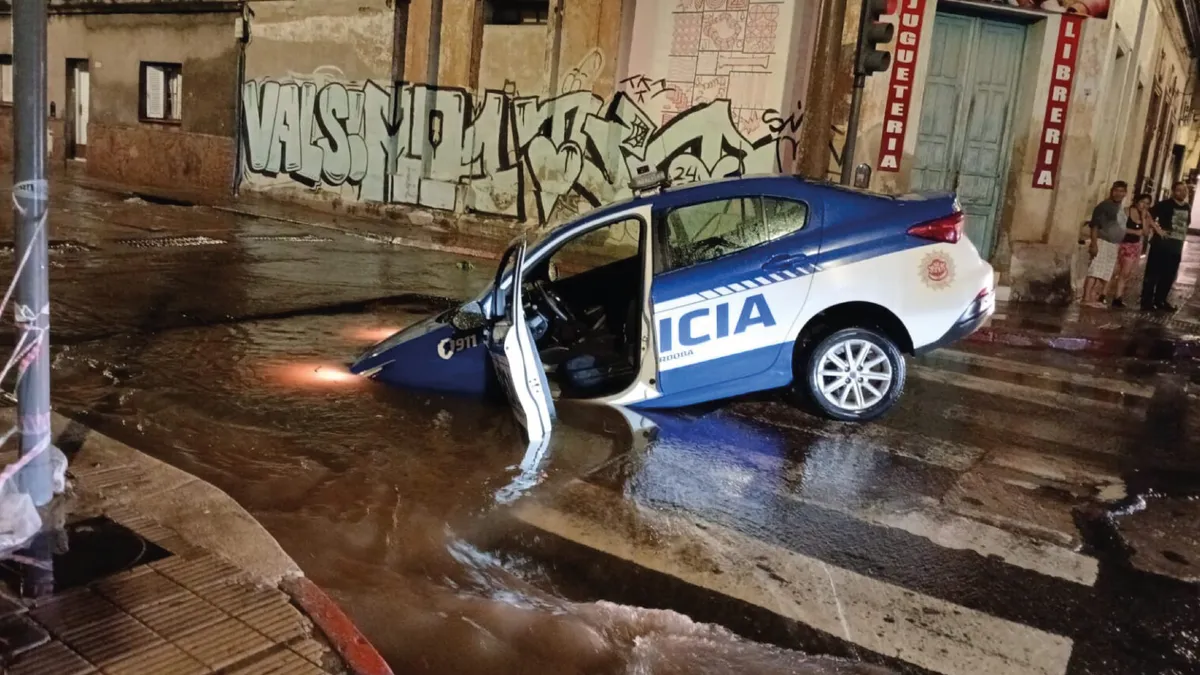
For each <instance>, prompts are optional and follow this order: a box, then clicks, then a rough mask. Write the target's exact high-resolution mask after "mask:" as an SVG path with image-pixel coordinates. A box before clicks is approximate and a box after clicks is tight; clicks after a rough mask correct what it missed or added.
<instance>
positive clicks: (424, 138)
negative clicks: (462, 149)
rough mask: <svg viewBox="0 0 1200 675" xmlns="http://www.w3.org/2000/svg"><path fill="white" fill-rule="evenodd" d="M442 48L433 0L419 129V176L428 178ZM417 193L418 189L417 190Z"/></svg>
mask: <svg viewBox="0 0 1200 675" xmlns="http://www.w3.org/2000/svg"><path fill="white" fill-rule="evenodd" d="M441 50H442V0H433V1H432V2H431V3H430V7H429V47H428V49H427V50H426V57H425V58H426V65H425V85H426V87H425V119H424V120H423V123H424V125H425V128H424V129H423V130H422V131H421V146H422V147H421V176H422V177H423V178H424V179H426V180H428V179H429V178H430V177H431V175H432V173H433V152H432V149H431V148H430V147H429V131H430V125H431V124H432V121H433V107H434V105H436V104H437V95H436V92H435V91H434V90H435V88H436V87H437V83H438V70H439V68H440V66H441V61H442V60H441ZM418 194H419V191H418Z"/></svg>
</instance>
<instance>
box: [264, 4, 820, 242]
mask: <svg viewBox="0 0 1200 675" xmlns="http://www.w3.org/2000/svg"><path fill="white" fill-rule="evenodd" d="M267 4H269V5H272V6H273V7H272V11H271V12H264V11H259V10H257V9H256V11H259V15H258V17H257V19H256V20H255V25H256V28H255V31H254V34H255V36H256V37H255V42H253V43H252V45H251V49H250V53H249V55H248V59H249V66H248V70H247V72H248V78H247V79H248V81H247V82H246V83H245V86H244V88H243V92H244V96H245V99H246V101H247V106H246V118H245V121H246V128H247V131H248V133H247V139H246V141H247V142H246V148H247V153H246V167H247V173H246V179H245V183H244V187H246V188H247V189H251V190H256V191H260V192H268V193H271V194H274V195H277V196H280V197H283V198H287V199H313V200H323V201H329V202H337V203H341V204H346V205H352V206H353V207H354V208H358V206H357V205H363V206H364V208H367V209H373V210H374V209H381V208H386V207H388V206H389V205H396V206H397V207H400V208H404V207H407V206H409V205H414V204H415V205H420V206H425V207H431V208H436V209H443V210H449V211H455V212H458V213H462V212H475V213H479V214H484V215H487V216H503V217H508V218H513V219H515V220H519V221H532V222H535V223H543V224H545V223H553V222H558V221H561V220H563V219H565V218H568V217H571V216H573V215H574V214H577V213H579V212H581V211H585V210H588V209H591V208H594V207H596V206H598V205H601V204H604V203H608V202H611V201H613V200H616V199H620V198H622V197H625V196H628V195H629V194H630V192H629V188H628V184H629V181H630V178H631V176H632V175H635V174H636V172H637V170H638V168H639V167H644V166H651V167H657V168H660V169H662V170H666V171H668V172H669V173H671V174H672V175H673V176H674V177H675V178H676V179H677V180H681V181H690V180H699V179H704V178H709V177H711V176H723V175H728V174H731V173H741V172H753V173H761V172H770V171H775V170H777V169H778V168H779V167H780V156H781V154H788V155H790V153H791V152H792V150H793V148H794V142H793V141H792V140H791V139H792V135H793V133H794V131H795V128H796V126H798V124H799V122H798V119H797V118H795V117H792V116H790V114H791V112H790V111H791V110H792V109H793V106H791V105H789V103H788V101H789V100H794V99H792V98H791V96H792V92H790V91H789V87H792V86H794V84H795V82H796V80H797V78H796V77H795V76H794V74H793V72H792V71H794V70H795V69H794V68H792V67H791V66H790V65H789V63H788V59H789V58H791V57H792V56H793V55H794V54H795V53H796V49H797V47H796V45H795V44H794V39H795V36H796V31H794V30H793V29H794V27H795V25H796V17H795V16H794V15H793V13H792V10H793V8H794V6H795V5H796V3H795V2H793V1H792V0H788V1H787V2H785V3H782V4H780V3H763V2H748V1H745V0H743V1H741V2H739V1H738V0H733V2H731V3H726V4H725V5H724V9H722V10H720V11H715V10H714V11H709V10H707V9H705V8H706V7H707V5H706V4H705V3H702V2H698V1H697V0H683V2H682V4H679V3H674V2H673V3H656V2H646V1H643V2H640V3H637V8H636V10H634V9H633V4H634V3H633V2H632V0H598V1H597V2H592V3H574V2H564V1H562V0H555V2H554V3H552V5H551V6H552V8H558V9H560V10H561V14H557V15H556V13H555V11H553V10H552V12H551V14H552V17H551V20H550V22H549V25H547V26H544V27H540V28H533V27H528V26H516V27H502V26H486V27H485V26H483V25H482V24H478V23H474V24H473V23H472V22H475V21H476V20H477V19H478V18H479V17H477V16H476V14H475V12H474V10H473V9H471V11H469V12H468V11H467V10H468V9H470V8H474V7H476V5H477V3H475V2H474V0H471V1H470V2H466V1H465V0H445V1H444V5H443V10H444V14H443V17H444V25H443V29H442V30H441V32H440V41H441V42H440V49H439V50H438V54H439V60H438V69H437V73H438V75H437V77H438V80H437V83H436V87H429V86H427V82H428V78H427V77H426V69H427V67H428V62H427V61H426V53H427V52H428V51H429V50H428V47H427V46H428V43H429V38H430V29H429V26H428V16H429V11H430V4H429V2H428V0H414V1H413V2H412V4H411V5H410V9H409V17H408V42H407V45H406V47H405V58H406V64H405V73H406V74H407V77H408V81H409V82H410V83H408V84H404V85H402V87H401V88H400V89H399V90H398V91H397V89H396V87H395V86H394V85H393V83H392V82H391V81H390V79H389V74H390V70H389V69H390V63H391V59H390V55H385V56H382V57H381V58H379V59H378V61H377V62H376V63H374V64H373V65H372V64H371V63H369V62H368V60H366V59H363V58H361V57H360V56H358V55H357V54H348V53H347V52H345V51H344V50H342V51H339V49H340V48H331V49H329V50H326V49H325V47H324V45H323V44H321V43H320V40H321V39H322V36H323V35H324V32H328V31H329V30H330V29H329V25H330V23H331V22H335V23H336V22H341V21H343V19H342V18H338V17H345V16H346V12H348V11H349V7H350V5H340V4H338V3H332V6H334V7H336V9H334V10H331V12H330V14H331V15H332V16H331V17H326V18H321V19H318V18H312V17H311V16H310V15H311V14H313V13H320V12H322V11H324V10H322V9H320V8H319V7H314V6H313V3H312V2H272V3H267ZM361 4H362V5H363V6H362V7H361V8H357V9H356V10H355V12H354V16H355V17H359V16H374V17H376V18H374V19H371V20H365V19H361V21H362V25H370V26H373V27H374V29H375V30H377V31H378V34H376V33H371V37H369V38H366V39H365V40H366V42H370V43H373V44H377V43H378V42H379V41H380V38H378V37H377V35H385V34H386V35H389V36H390V35H391V25H392V24H391V21H392V18H391V14H390V9H387V8H386V6H385V3H382V2H380V3H377V4H375V5H370V6H369V7H368V6H367V5H366V4H365V3H361ZM285 5H293V6H295V8H296V11H297V12H298V14H297V16H302V17H305V18H303V19H301V20H299V21H293V20H292V19H287V20H286V23H287V25H288V26H289V28H288V30H287V33H288V35H289V36H290V41H288V42H284V41H280V40H276V41H274V42H270V43H264V42H262V41H261V36H262V35H264V34H269V35H275V34H278V33H280V32H281V29H280V28H279V24H280V23H284V22H285V21H284V20H282V19H280V18H279V17H280V16H281V14H280V10H279V9H278V7H280V6H285ZM301 5H305V7H303V8H302V9H301V7H300V6H301ZM623 9H624V10H625V11H636V12H637V14H636V16H635V18H634V24H633V26H632V30H631V31H630V37H629V41H630V44H631V45H633V47H632V48H633V53H632V54H631V56H630V58H629V59H628V60H627V64H628V65H627V66H625V69H626V70H627V72H628V77H622V81H621V82H617V81H616V80H617V67H618V66H617V64H618V62H621V61H625V60H624V59H622V58H620V55H619V54H617V53H616V52H617V50H619V49H620V48H621V43H622V34H623V33H622V31H623V22H622V14H621V12H622V10H623ZM385 10H386V11H385ZM385 15H386V17H385ZM680 15H686V16H683V19H686V21H681V24H680V25H682V24H684V23H686V24H687V30H676V25H677V23H676V19H677V18H678V17H679V16H680ZM353 21H360V19H358V18H355V19H353ZM689 22H690V23H689ZM264 23H265V24H267V25H268V26H270V27H262V24H264ZM293 26H295V27H296V28H295V29H293V28H292V27H293ZM516 31H527V32H529V33H539V32H542V31H544V34H545V36H546V37H545V39H544V40H542V41H541V42H542V45H543V48H544V49H545V52H544V53H545V56H544V58H543V59H542V60H541V63H540V64H539V62H538V58H537V53H536V51H537V47H536V46H527V47H526V48H524V49H521V50H520V51H515V50H512V49H508V50H506V49H504V48H503V45H504V44H509V45H511V44H512V39H511V37H512V36H511V35H509V34H510V33H513V32H516ZM555 31H558V36H559V37H558V40H557V41H556V40H555ZM662 31H666V33H662ZM313 32H320V33H319V34H316V35H312V33H313ZM664 34H666V35H672V39H671V40H667V41H665V42H664V40H663V39H662V36H663V35H664ZM506 35H507V36H508V37H504V36H506ZM476 36H478V38H479V43H480V45H481V46H482V47H483V48H484V49H486V50H487V58H486V61H487V63H486V64H480V63H479V57H478V56H476V55H475V53H474V51H473V50H474V49H475V47H473V45H475V44H476V43H475V40H476ZM530 42H533V40H532V39H531V40H530ZM718 43H719V44H718ZM556 44H557V45H558V50H557V51H555V50H554V48H553V45H556ZM654 44H657V45H658V46H657V47H655V48H653V49H651V50H650V51H645V48H646V47H648V46H653V45H654ZM664 49H665V50H666V51H665V52H664V51H663V50H664ZM292 51H301V52H303V53H302V54H298V55H297V58H296V59H294V60H291V59H288V58H287V56H286V54H288V53H290V52H292ZM382 51H385V52H386V50H382ZM506 51H507V52H508V53H506ZM264 53H268V54H269V56H268V57H267V59H266V60H263V59H262V55H263V54H264ZM339 58H345V59H347V60H348V61H349V62H350V65H349V66H348V67H347V66H343V65H341V64H339V63H338V62H337V59H339ZM289 63H291V64H293V65H291V66H288V65H287V64H289ZM385 63H386V65H387V68H385V67H384V65H385ZM539 68H540V71H539V70H538V69H539ZM473 69H478V70H473ZM555 75H557V76H555ZM689 78H690V79H689ZM505 81H511V82H513V83H514V84H515V91H513V89H514V88H513V87H510V88H509V91H505V88H504V82H505ZM497 85H499V86H497Z"/></svg>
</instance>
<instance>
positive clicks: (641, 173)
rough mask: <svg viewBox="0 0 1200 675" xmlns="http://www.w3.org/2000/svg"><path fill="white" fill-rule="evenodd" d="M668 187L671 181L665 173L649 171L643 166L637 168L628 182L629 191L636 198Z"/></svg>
mask: <svg viewBox="0 0 1200 675" xmlns="http://www.w3.org/2000/svg"><path fill="white" fill-rule="evenodd" d="M670 185H671V179H670V178H669V177H668V176H667V173H666V172H665V171H661V170H658V169H651V168H650V167H649V166H644V165H643V166H639V167H638V168H637V175H636V176H634V177H633V179H632V180H630V181H629V189H630V190H632V191H633V194H634V195H635V196H638V197H641V196H642V195H644V194H648V193H651V192H658V191H660V190H662V189H664V188H667V187H670Z"/></svg>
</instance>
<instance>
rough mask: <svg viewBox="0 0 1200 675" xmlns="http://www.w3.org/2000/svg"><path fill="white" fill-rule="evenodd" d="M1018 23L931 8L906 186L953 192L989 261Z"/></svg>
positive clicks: (1020, 32)
mask: <svg viewBox="0 0 1200 675" xmlns="http://www.w3.org/2000/svg"><path fill="white" fill-rule="evenodd" d="M1024 51H1025V28H1024V27H1023V26H1019V25H1014V24H1009V23H1004V22H1000V21H990V20H987V19H980V18H974V17H967V16H959V15H955V14H944V13H941V12H939V13H938V14H937V16H936V19H935V20H934V23H933V40H932V44H931V45H930V59H929V73H928V75H927V76H926V79H925V94H924V97H923V99H922V103H921V119H920V128H919V130H918V134H917V153H916V157H915V160H914V163H913V171H912V188H913V190H918V191H925V190H934V191H937V190H953V191H956V192H957V193H958V197H959V201H960V202H961V203H962V208H963V211H964V212H965V213H966V214H967V224H966V231H967V236H968V237H969V238H970V239H971V241H972V242H973V243H974V244H975V247H976V248H978V249H979V252H980V254H981V255H983V256H984V257H985V258H990V257H991V255H992V250H993V248H995V245H996V222H997V221H998V220H999V215H1000V208H1001V206H1002V201H1003V197H1004V183H1005V181H1006V180H1007V177H1008V162H1009V154H1010V148H1011V147H1012V138H1011V134H1012V121H1011V120H1012V117H1013V115H1012V113H1013V107H1014V105H1015V103H1016V98H1017V84H1018V80H1019V78H1020V73H1021V57H1022V54H1023V53H1024Z"/></svg>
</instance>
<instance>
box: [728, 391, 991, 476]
mask: <svg viewBox="0 0 1200 675" xmlns="http://www.w3.org/2000/svg"><path fill="white" fill-rule="evenodd" d="M731 412H733V414H735V415H738V416H740V417H745V418H748V419H752V420H753V419H756V418H757V417H758V416H766V415H770V417H771V419H770V424H771V425H772V426H775V427H779V428H784V429H789V430H792V431H796V432H800V433H803V434H806V435H811V436H815V437H817V438H824V439H828V440H831V441H837V442H838V443H841V444H843V445H844V447H846V448H847V449H853V450H861V451H864V452H878V453H887V454H891V455H898V456H900V457H907V458H909V459H915V460H917V461H919V462H925V463H927V464H931V465H933V466H940V467H945V468H947V469H953V470H955V471H962V470H963V469H966V468H967V467H969V466H971V465H972V464H974V463H975V462H977V461H979V458H980V457H982V456H983V454H984V452H985V451H984V449H983V448H980V447H977V446H974V445H971V444H969V443H959V442H952V441H945V440H942V439H940V438H935V437H933V436H929V435H926V434H922V433H918V432H912V431H905V430H903V429H893V428H889V427H886V426H883V425H879V424H863V425H854V426H847V425H817V424H814V420H813V419H812V418H811V417H806V416H801V415H802V413H800V412H798V411H793V410H778V409H772V410H770V411H768V410H766V406H764V405H762V404H757V403H748V404H738V405H735V406H733V407H732V408H731ZM793 416H797V417H799V419H793Z"/></svg>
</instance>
